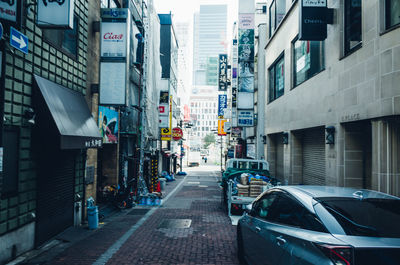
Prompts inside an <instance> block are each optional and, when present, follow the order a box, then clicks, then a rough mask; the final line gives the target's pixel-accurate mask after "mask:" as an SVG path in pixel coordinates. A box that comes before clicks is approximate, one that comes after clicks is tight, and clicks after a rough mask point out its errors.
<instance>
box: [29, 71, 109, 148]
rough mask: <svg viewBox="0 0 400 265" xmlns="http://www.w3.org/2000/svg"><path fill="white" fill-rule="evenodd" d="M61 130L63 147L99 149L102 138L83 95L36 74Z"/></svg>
mask: <svg viewBox="0 0 400 265" xmlns="http://www.w3.org/2000/svg"><path fill="white" fill-rule="evenodd" d="M34 76H35V80H36V84H37V86H38V88H39V90H40V92H41V95H42V96H43V99H44V101H45V103H46V105H47V107H48V109H49V111H50V114H51V117H52V118H53V121H54V123H55V125H56V127H57V129H58V132H59V133H60V148H61V149H83V148H97V147H101V145H102V137H101V135H100V132H99V128H98V127H97V124H96V122H95V121H94V119H93V117H92V115H91V113H90V110H89V108H88V106H87V103H86V101H85V98H84V97H83V95H82V94H80V93H78V92H76V91H73V90H71V89H69V88H66V87H64V86H61V85H59V84H56V83H54V82H52V81H49V80H47V79H44V78H42V77H40V76H37V75H34Z"/></svg>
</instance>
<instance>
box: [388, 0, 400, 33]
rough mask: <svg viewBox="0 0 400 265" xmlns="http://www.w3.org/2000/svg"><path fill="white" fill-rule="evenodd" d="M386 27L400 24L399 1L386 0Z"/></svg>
mask: <svg viewBox="0 0 400 265" xmlns="http://www.w3.org/2000/svg"><path fill="white" fill-rule="evenodd" d="M385 5H386V15H385V18H386V29H389V28H391V27H393V26H396V25H399V24H400V1H399V0H386V2H385Z"/></svg>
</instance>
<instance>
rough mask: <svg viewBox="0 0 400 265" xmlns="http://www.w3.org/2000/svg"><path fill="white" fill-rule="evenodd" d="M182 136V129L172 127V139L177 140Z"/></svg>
mask: <svg viewBox="0 0 400 265" xmlns="http://www.w3.org/2000/svg"><path fill="white" fill-rule="evenodd" d="M182 137H183V132H182V129H181V128H179V127H175V128H173V129H172V139H173V140H174V141H179V140H180V139H182Z"/></svg>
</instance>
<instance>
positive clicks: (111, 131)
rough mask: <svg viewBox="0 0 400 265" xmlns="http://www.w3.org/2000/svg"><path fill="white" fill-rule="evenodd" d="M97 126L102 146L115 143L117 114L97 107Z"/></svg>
mask: <svg viewBox="0 0 400 265" xmlns="http://www.w3.org/2000/svg"><path fill="white" fill-rule="evenodd" d="M98 124H99V129H100V134H101V137H102V138H103V144H109V143H117V139H118V112H117V111H115V110H112V109H110V108H107V107H104V106H99V123H98Z"/></svg>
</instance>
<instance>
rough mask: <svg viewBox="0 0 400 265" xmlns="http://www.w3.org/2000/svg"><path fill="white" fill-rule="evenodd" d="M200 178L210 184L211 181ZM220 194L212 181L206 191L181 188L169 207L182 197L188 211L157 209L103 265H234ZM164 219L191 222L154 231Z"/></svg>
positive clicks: (232, 238) (232, 228) (232, 244)
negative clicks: (189, 203)
mask: <svg viewBox="0 0 400 265" xmlns="http://www.w3.org/2000/svg"><path fill="white" fill-rule="evenodd" d="M204 178H205V179H206V180H207V181H208V183H207V184H210V180H211V179H210V178H209V177H204ZM202 179H203V178H202ZM187 181H191V180H186V182H187ZM200 182H202V181H201V180H200ZM201 184H202V183H200V185H201ZM220 192H221V191H220V188H219V187H218V185H217V182H216V181H214V182H213V186H212V187H208V188H199V187H196V186H186V185H185V186H183V187H182V189H181V190H180V191H179V192H178V193H177V194H176V196H175V197H174V198H172V199H171V201H170V204H173V202H174V201H175V200H176V199H179V198H181V197H185V199H188V200H190V199H191V205H190V208H188V209H181V208H179V209H175V208H174V207H173V206H171V205H169V206H168V207H167V208H160V209H158V210H157V211H156V212H155V213H154V214H153V215H152V216H151V217H150V218H149V219H148V220H147V221H146V222H145V223H144V224H143V226H142V227H140V228H139V229H138V230H137V231H136V232H135V233H134V234H133V235H132V236H131V238H129V239H128V241H127V242H126V243H125V244H124V246H122V248H121V249H120V250H119V251H118V252H117V253H115V254H114V256H113V257H112V258H111V259H110V260H109V262H108V263H107V264H108V265H114V264H115V265H116V264H154V265H155V264H238V261H237V259H236V251H237V250H236V241H235V240H236V227H235V226H232V225H231V224H230V220H229V218H228V217H227V215H226V214H225V213H224V211H223V210H222V207H221V201H220V200H219V199H216V198H215V197H217V196H220V194H219V193H220ZM214 196H215V197H214ZM217 198H220V197H217ZM210 199H211V200H210ZM166 219H191V220H192V223H191V226H190V227H189V228H170V229H166V228H158V227H159V225H160V224H161V223H162V222H163V220H166Z"/></svg>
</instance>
